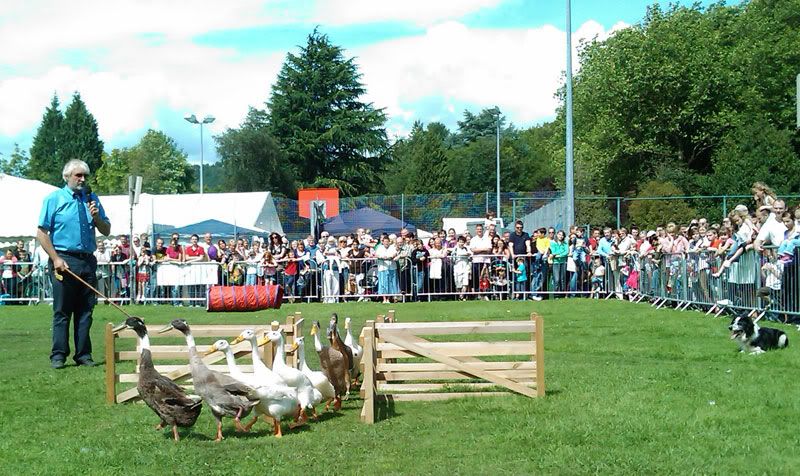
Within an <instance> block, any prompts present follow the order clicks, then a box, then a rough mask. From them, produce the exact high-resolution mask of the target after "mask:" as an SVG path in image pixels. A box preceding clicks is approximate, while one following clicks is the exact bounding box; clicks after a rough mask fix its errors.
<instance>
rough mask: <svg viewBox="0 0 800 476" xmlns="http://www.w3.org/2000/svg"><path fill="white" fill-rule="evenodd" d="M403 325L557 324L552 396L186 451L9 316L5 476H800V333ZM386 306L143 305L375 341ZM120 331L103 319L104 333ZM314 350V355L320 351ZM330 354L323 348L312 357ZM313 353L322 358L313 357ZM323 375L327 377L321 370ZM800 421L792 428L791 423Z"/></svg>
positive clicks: (4, 333)
mask: <svg viewBox="0 0 800 476" xmlns="http://www.w3.org/2000/svg"><path fill="white" fill-rule="evenodd" d="M392 308H394V309H396V310H397V316H398V319H400V320H403V321H417V320H460V319H469V320H473V319H527V318H528V316H529V314H530V312H532V311H536V312H539V313H540V314H541V315H542V316H543V318H544V322H545V331H544V332H545V361H546V384H547V396H546V397H545V398H540V399H528V398H524V397H519V396H511V395H510V396H508V397H500V398H482V399H480V398H470V399H464V400H453V401H449V402H433V403H405V402H400V403H397V404H396V406H395V413H394V415H392V416H391V417H390V418H389V419H386V420H383V421H380V422H379V423H378V424H376V425H373V426H370V425H364V424H362V423H360V422H359V412H360V404H361V401H360V400H359V399H357V398H356V399H351V400H349V401H346V402H345V405H344V407H343V411H342V412H340V413H339V414H336V415H333V414H327V415H325V416H324V417H323V418H322V421H320V422H318V423H312V424H310V425H308V426H305V427H303V428H300V429H297V430H287V431H286V432H285V433H284V435H285V436H284V438H283V439H282V440H276V439H274V438H272V437H271V436H270V434H269V429H268V428H267V426H266V425H257V426H256V427H255V428H254V431H253V432H251V433H250V434H246V435H242V434H236V433H235V432H234V431H233V425H232V423H231V422H229V421H226V424H225V427H224V428H225V437H226V439H225V440H224V441H223V442H221V443H215V442H214V441H213V435H214V423H213V418H212V417H211V414H210V412H208V409H204V411H203V415H202V416H201V417H200V419H199V420H198V422H197V424H196V425H195V427H194V428H193V429H192V430H191V431H188V432H187V431H183V432H182V434H183V439H182V440H181V442H180V443H178V444H176V443H175V442H173V441H172V440H171V435H170V432H169V431H167V430H165V431H155V430H153V427H154V425H155V424H156V423H157V418H156V416H155V415H154V414H153V413H152V412H151V411H150V409H148V408H147V407H145V406H144V405H143V404H123V405H108V404H106V403H105V401H104V387H103V385H104V383H103V372H104V371H103V368H102V367H98V368H93V369H90V368H83V367H81V368H77V367H74V366H70V367H68V368H66V369H64V370H61V371H54V370H51V369H50V367H49V360H48V354H49V349H50V320H51V314H50V308H49V307H48V306H38V307H22V306H0V345H2V352H0V392H1V393H2V405H0V418H2V427H0V428H2V429H0V432H1V433H2V439H0V461H2V467H3V468H4V469H5V471H4V472H5V473H6V474H78V473H81V474H190V473H191V474H222V473H228V474H246V473H256V472H257V474H263V473H271V472H275V473H281V474H288V473H297V472H303V473H307V474H312V473H321V474H329V473H340V474H351V473H368V474H384V473H389V474H486V473H494V474H542V473H546V474H586V473H603V474H630V473H649V474H654V473H655V474H664V473H671V474H686V473H704V474H707V473H712V474H744V473H764V472H766V473H774V474H791V473H794V472H795V471H797V470H798V468H800V456H798V451H797V448H798V443H800V434H799V433H798V427H797V424H796V422H797V421H798V418H800V399H798V395H800V379H798V378H797V376H798V373H797V363H798V361H799V360H800V359H799V357H800V350H798V349H799V348H800V338H798V332H797V331H796V330H794V328H793V327H787V326H784V327H783V329H784V330H785V331H786V332H787V333H788V334H789V339H790V344H791V345H790V347H789V348H788V349H784V350H781V351H773V352H769V353H767V354H765V355H762V356H750V355H743V354H739V353H737V352H736V348H735V345H734V343H733V342H731V341H730V340H729V337H728V330H727V325H728V320H727V319H724V320H723V319H714V318H711V317H705V316H703V315H702V314H699V313H694V312H676V311H671V310H653V309H651V308H650V307H649V306H648V305H645V304H630V303H624V302H612V301H589V300H561V301H555V302H551V301H545V302H541V303H533V304H531V303H518V302H470V303H452V302H447V303H426V304H398V305H394V306H392ZM387 309H388V307H386V306H380V305H377V304H346V305H319V304H312V305H307V304H306V305H287V306H284V307H283V308H282V309H281V310H280V311H268V312H258V313H253V314H229V315H222V314H207V313H205V312H204V311H201V310H197V309H184V308H171V307H138V308H132V311H133V312H134V313H135V314H137V315H139V316H142V317H143V318H145V320H147V322H148V323H166V322H168V321H169V320H170V319H173V318H175V317H183V318H185V319H187V321H189V323H190V324H192V323H213V322H225V323H252V322H262V321H263V322H269V321H271V320H273V319H280V320H283V318H284V317H285V316H286V315H287V314H289V313H291V312H294V311H298V310H300V311H302V312H303V315H304V317H306V318H307V319H308V318H310V319H319V320H320V321H327V318H328V317H329V315H330V313H331V312H332V311H337V312H339V313H340V316H341V317H342V318H343V317H345V316H350V317H352V318H353V320H354V322H355V324H356V325H355V330H356V331H360V329H361V325H362V323H363V322H364V321H365V320H366V319H372V318H374V316H375V315H376V314H378V313H385V311H386V310H387ZM122 320H123V318H122V316H121V314H119V313H118V312H117V311H115V310H114V309H112V308H110V307H108V306H99V307H98V308H97V309H96V312H95V323H94V328H93V342H94V346H95V350H94V357H95V360H96V361H98V362H102V360H103V347H102V345H103V340H102V333H103V325H104V324H105V322H107V321H113V322H115V323H118V322H121V321H122ZM309 353H314V352H313V347H312V348H311V349H309ZM314 354H315V353H314ZM315 357H316V355H313V356H312V355H309V360H312V361H313V362H316V360H315ZM314 365H316V364H314ZM792 422H795V423H792Z"/></svg>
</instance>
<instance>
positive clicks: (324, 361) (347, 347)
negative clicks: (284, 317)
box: [114, 313, 363, 441]
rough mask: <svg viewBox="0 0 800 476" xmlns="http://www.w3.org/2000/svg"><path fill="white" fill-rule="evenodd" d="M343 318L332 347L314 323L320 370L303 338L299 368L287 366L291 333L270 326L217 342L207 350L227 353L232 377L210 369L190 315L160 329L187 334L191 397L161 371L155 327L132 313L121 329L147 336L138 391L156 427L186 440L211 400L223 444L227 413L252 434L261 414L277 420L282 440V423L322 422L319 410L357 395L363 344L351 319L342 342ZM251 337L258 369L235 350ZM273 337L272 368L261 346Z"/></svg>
mask: <svg viewBox="0 0 800 476" xmlns="http://www.w3.org/2000/svg"><path fill="white" fill-rule="evenodd" d="M338 319H339V317H338V316H337V315H336V314H335V313H334V314H333V315H332V316H331V319H330V324H329V326H328V332H327V336H328V339H329V340H330V342H331V345H330V346H326V345H323V344H322V341H321V340H320V337H319V330H320V324H319V322H318V321H314V323H313V325H312V328H311V334H312V335H313V336H314V348H315V350H316V351H317V354H318V355H319V361H320V367H321V370H316V371H315V370H312V369H311V368H310V367H309V366H308V364H307V363H306V359H305V344H304V341H303V337H298V338H296V339H295V341H294V344H293V346H292V349H291V350H292V351H295V352H297V355H298V359H297V360H298V368H294V367H291V366H289V365H287V364H286V355H285V351H284V346H285V339H284V335H283V330H277V331H266V332H264V334H263V335H262V336H258V335H257V334H256V332H255V331H254V330H253V329H245V330H244V331H242V333H241V334H239V336H238V337H236V339H234V340H233V341H231V342H230V343H229V342H227V341H225V340H218V341H216V342H215V343H214V344H213V345H212V346H211V348H210V349H209V350H208V351H207V352H205V354H204V355H209V354H211V353H214V352H223V353H224V354H225V359H226V362H227V364H228V373H227V374H224V373H220V372H216V371H214V370H211V369H209V368H208V367H207V366H206V364H205V363H204V362H203V359H202V356H201V355H200V354H199V353H198V351H197V348H196V346H195V342H194V337H192V332H191V329H190V328H189V324H187V323H186V321H185V320H183V319H175V320H173V321H172V322H170V324H169V325H168V326H166V327H165V328H163V329H161V330H160V331H159V333H164V332H168V331H170V330H172V329H176V330H178V331H180V332H181V333H182V334H183V335H184V337H185V338H186V345H187V346H188V348H189V368H190V369H191V373H192V380H193V383H194V389H195V392H196V393H197V395H187V394H186V392H185V391H184V390H183V388H181V387H180V386H178V385H177V384H176V383H175V382H173V381H172V380H171V379H169V378H167V377H165V376H164V375H161V374H160V373H158V371H157V370H156V369H155V366H154V365H153V358H152V355H151V353H150V340H149V337H148V335H147V327H146V326H145V323H144V321H143V320H142V319H140V318H138V317H129V318H128V319H127V320H125V322H124V323H122V324H120V325H119V326H117V327H115V328H114V331H115V332H118V331H120V330H123V329H132V330H133V331H134V332H136V335H137V336H138V337H139V347H140V349H141V358H140V361H139V382H138V384H137V389H138V390H139V395H140V396H141V397H142V400H144V402H145V403H146V404H147V406H149V407H150V408H151V409H152V410H153V411H154V412H155V413H156V415H158V417H159V418H160V419H161V422H160V423H159V424H158V426H156V429H159V430H160V429H162V428H164V427H165V426H171V427H172V435H173V438H174V439H175V441H179V440H180V436H179V434H178V427H181V428H188V427H191V426H193V425H194V424H195V422H196V421H197V418H198V417H199V416H200V411H201V410H202V402H203V401H205V402H206V404H207V405H208V407H209V409H210V410H211V414H212V415H214V419H215V420H216V422H217V435H216V440H215V441H221V440H222V419H223V418H224V417H228V418H232V419H233V421H234V424H235V426H236V430H237V431H244V432H246V431H250V429H251V428H252V427H253V425H254V424H255V423H256V422H257V421H258V420H259V418H261V417H264V420H265V421H267V422H268V423H269V421H270V419H271V421H272V425H273V434H274V435H275V436H276V437H281V436H282V435H283V433H282V430H281V422H282V421H284V420H289V419H294V423H293V424H292V425H290V427H292V428H294V427H296V426H299V425H302V424H304V423H306V422H307V420H308V416H307V415H308V412H310V413H311V417H312V418H313V419H314V420H316V419H317V410H316V407H317V406H318V405H320V404H322V403H323V402H324V403H325V411H327V410H328V409H329V408H330V406H331V404H332V405H333V408H334V410H335V411H338V410H339V409H340V408H341V406H342V399H346V398H348V397H349V394H350V388H351V386H352V385H354V384H357V382H358V377H359V373H360V370H359V369H360V362H361V356H362V354H363V349H362V348H361V347H360V346H359V345H358V341H357V340H356V339H353V336H352V334H351V331H350V318H349V317H348V318H347V319H345V339H344V340H342V339H341V337H340V335H339V330H338ZM243 341H248V342H250V345H251V356H252V360H253V372H252V373H247V372H243V371H242V370H241V369H240V368H239V367H238V365H237V364H236V359H235V357H234V353H233V350H232V349H231V346H232V345H235V344H238V343H240V342H243ZM270 341H271V342H273V343H275V344H277V345H276V354H275V357H274V359H273V365H272V368H271V369H270V368H269V367H267V365H266V364H264V362H263V361H262V360H261V357H260V356H259V354H258V347H259V346H260V345H263V344H265V343H266V342H270ZM250 414H253V418H252V420H250V421H249V422H247V423H246V424H243V423H242V419H243V418H246V417H247V416H249V415H250ZM267 417H269V418H267Z"/></svg>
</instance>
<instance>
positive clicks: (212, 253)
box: [200, 233, 220, 262]
mask: <svg viewBox="0 0 800 476" xmlns="http://www.w3.org/2000/svg"><path fill="white" fill-rule="evenodd" d="M200 246H202V247H203V249H204V250H205V252H206V256H208V260H209V261H217V262H219V261H220V259H219V250H218V249H217V246H216V245H215V244H214V239H213V238H212V237H211V233H206V234H205V235H203V243H201V244H200Z"/></svg>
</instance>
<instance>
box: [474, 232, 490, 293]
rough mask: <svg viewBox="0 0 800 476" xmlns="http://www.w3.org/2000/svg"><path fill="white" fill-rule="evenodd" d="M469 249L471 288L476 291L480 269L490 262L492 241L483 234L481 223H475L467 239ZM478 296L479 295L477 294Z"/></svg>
mask: <svg viewBox="0 0 800 476" xmlns="http://www.w3.org/2000/svg"><path fill="white" fill-rule="evenodd" d="M469 250H470V251H471V252H472V275H471V284H472V290H473V291H478V288H479V281H480V276H481V271H482V269H483V268H484V267H486V266H489V263H490V262H491V256H490V254H491V252H492V241H491V238H489V235H486V234H484V228H483V225H481V224H480V223H479V224H477V225H475V236H473V237H472V238H470V240H469ZM479 298H480V296H479Z"/></svg>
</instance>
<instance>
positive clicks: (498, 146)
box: [495, 108, 500, 218]
mask: <svg viewBox="0 0 800 476" xmlns="http://www.w3.org/2000/svg"><path fill="white" fill-rule="evenodd" d="M496 151H497V213H496V214H495V218H500V109H499V108H498V109H497V147H496Z"/></svg>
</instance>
